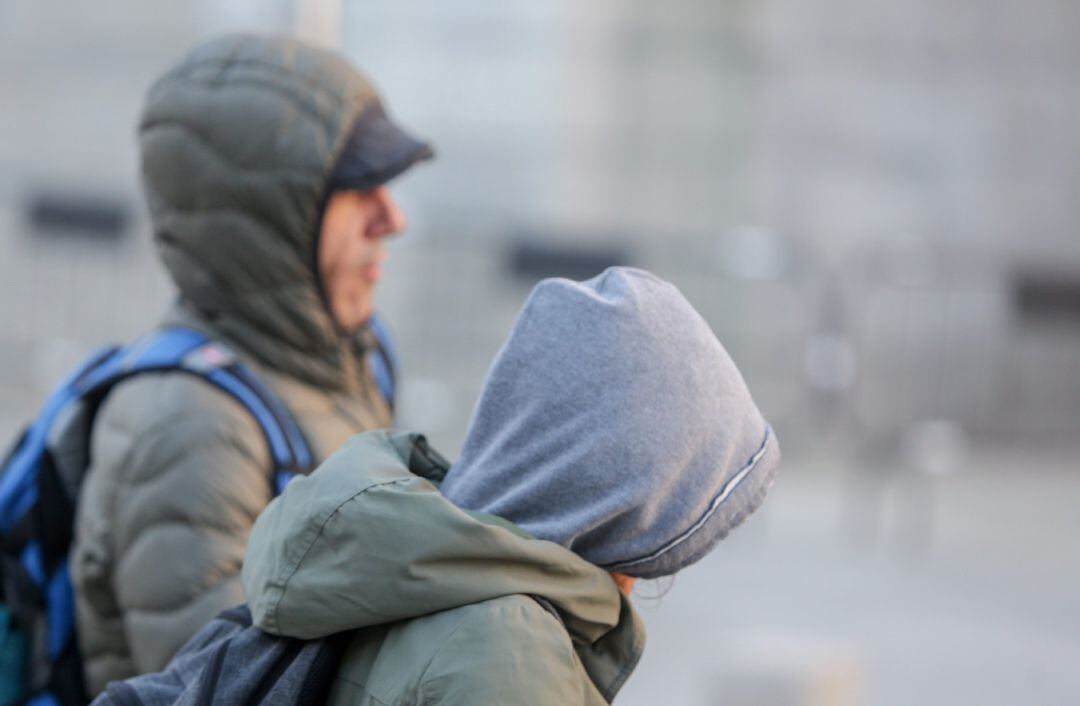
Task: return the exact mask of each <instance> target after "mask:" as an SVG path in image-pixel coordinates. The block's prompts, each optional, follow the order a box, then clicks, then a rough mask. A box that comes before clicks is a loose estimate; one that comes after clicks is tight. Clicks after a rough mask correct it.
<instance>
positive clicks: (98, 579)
mask: <svg viewBox="0 0 1080 706" xmlns="http://www.w3.org/2000/svg"><path fill="white" fill-rule="evenodd" d="M373 97H374V94H373V93H372V92H371V88H370V86H369V85H368V84H367V82H366V81H364V80H363V79H362V77H360V75H359V74H358V73H357V72H356V71H355V70H354V69H353V68H352V67H351V66H350V65H348V64H347V63H346V62H345V61H344V60H342V59H339V58H338V57H336V56H334V55H332V54H330V53H328V52H323V51H320V50H315V49H312V48H310V47H306V46H302V45H298V44H295V43H292V42H289V41H288V40H285V39H281V40H265V39H261V40H260V39H254V38H250V37H243V36H235V37H226V38H223V39H221V40H216V41H214V42H210V43H208V44H205V45H203V46H201V47H199V48H198V49H196V50H195V51H193V52H192V53H191V55H190V56H188V57H187V59H185V60H184V61H183V62H181V63H180V64H179V65H178V66H177V67H175V68H174V69H172V70H171V71H169V72H168V73H167V74H166V75H165V76H164V77H162V78H161V80H159V81H158V82H157V83H156V84H155V85H154V87H153V88H152V89H151V90H150V92H149V94H148V96H147V100H146V106H145V109H144V112H143V115H142V118H141V121H140V126H139V140H140V146H141V152H142V170H143V179H144V187H145V192H146V198H147V202H148V204H149V207H150V215H151V218H152V221H153V226H154V240H155V244H156V245H157V247H158V250H159V252H160V254H161V258H162V261H163V262H164V264H165V267H166V269H167V270H168V271H169V274H170V275H171V276H172V279H173V280H174V282H175V283H176V286H177V289H178V290H179V294H180V299H181V300H182V304H181V305H178V306H177V307H176V308H175V310H174V311H173V312H172V313H170V314H169V316H168V317H167V318H166V320H165V322H164V323H166V324H179V325H184V326H189V327H192V328H196V329H199V330H201V331H204V332H205V333H207V334H209V335H210V336H211V337H212V338H214V339H215V340H217V341H219V342H222V343H224V344H226V345H228V346H229V347H231V348H232V349H233V351H234V352H235V353H236V354H237V355H238V356H239V357H240V358H241V359H242V360H243V361H244V362H246V363H247V364H249V365H250V366H251V367H252V368H254V369H255V371H256V372H257V373H258V374H259V375H260V376H261V377H262V378H263V380H264V381H265V382H266V383H267V384H268V385H269V386H270V387H271V388H272V389H273V390H274V392H276V393H277V394H278V395H279V396H280V397H281V398H282V399H283V400H284V402H285V403H286V404H287V405H288V407H289V408H290V410H291V411H292V413H293V415H294V416H295V417H296V418H297V421H298V422H299V425H300V427H301V429H302V431H303V432H304V434H305V435H306V437H307V439H308V441H309V443H310V445H311V446H312V447H313V450H314V452H315V454H316V457H317V458H319V459H321V458H325V457H326V456H327V455H329V454H330V453H331V452H332V451H334V450H335V449H336V448H337V447H338V446H339V445H340V444H341V443H343V442H344V441H345V440H346V439H348V438H350V437H351V436H352V435H354V434H356V433H358V432H360V431H364V430H366V429H371V428H379V427H385V426H388V425H389V423H390V421H391V417H390V410H389V409H388V408H387V406H386V404H385V403H384V401H383V400H382V399H381V397H380V396H379V394H378V392H377V387H376V385H375V383H374V381H373V379H372V377H371V373H370V371H369V370H368V369H367V367H366V366H365V362H364V361H365V358H364V352H365V345H366V342H365V338H364V334H362V335H361V336H359V337H344V336H342V335H341V334H340V333H339V332H338V331H337V330H336V329H335V326H334V323H333V321H332V319H331V316H330V314H329V313H328V310H327V307H326V306H325V304H324V300H323V297H322V294H321V292H320V286H319V283H318V278H317V273H316V272H315V270H314V265H313V263H314V262H315V249H316V241H317V238H316V234H317V232H318V229H319V217H320V212H321V208H322V204H323V202H324V200H325V193H324V192H325V190H326V188H327V179H328V175H329V174H330V173H331V171H332V169H333V166H334V164H335V162H336V161H337V157H338V154H339V153H340V152H341V150H342V148H343V146H344V144H345V140H346V138H347V136H348V134H349V132H350V130H351V128H352V126H353V124H354V123H355V121H356V118H357V116H358V115H359V114H360V112H361V111H362V110H363V109H364V108H365V107H366V106H367V105H368V104H369V103H370V102H371V100H372V99H373ZM89 457H90V463H89V468H88V472H87V476H86V480H85V484H84V486H83V490H82V492H81V494H80V498H79V506H78V508H77V517H76V527H75V538H74V547H73V551H72V554H71V572H72V580H73V584H74V587H75V592H76V621H77V633H78V639H79V645H80V649H81V652H82V655H83V659H84V668H85V669H84V671H85V673H86V677H87V685H88V689H89V691H90V693H91V694H95V693H97V692H98V691H100V690H101V689H102V688H103V687H104V684H105V682H106V681H108V680H111V679H122V678H126V677H130V676H133V675H135V674H138V673H142V672H148V671H157V670H159V669H161V668H162V667H163V666H164V665H165V663H166V662H167V661H168V659H169V658H170V657H171V656H172V655H173V654H174V653H175V651H176V650H177V649H179V647H180V646H182V645H183V644H184V642H186V641H187V639H188V638H189V637H191V635H193V634H194V633H195V632H196V631H197V630H198V629H199V628H200V627H201V626H202V625H203V624H204V623H205V622H206V621H207V620H209V619H210V618H211V617H213V616H214V615H215V614H217V613H218V612H219V611H221V610H222V609H224V608H227V607H229V606H231V605H235V604H237V603H240V602H242V600H243V594H242V591H241V588H240V582H239V571H240V564H241V560H242V558H243V552H244V546H245V544H246V542H247V536H248V533H249V531H250V529H251V526H252V524H253V523H254V521H255V518H256V516H258V514H259V513H260V512H261V511H262V510H263V508H264V507H265V506H266V504H267V502H269V500H270V495H271V487H270V483H269V479H270V472H271V462H270V454H269V450H268V449H267V447H266V442H265V441H264V439H263V436H262V433H261V431H260V429H259V427H258V426H257V425H256V423H255V421H254V419H253V418H252V417H251V415H250V414H249V413H248V412H247V411H246V410H245V409H244V408H243V407H241V406H240V405H239V404H238V403H237V402H236V401H235V400H233V399H232V398H231V397H229V396H228V395H226V394H225V393H223V392H221V391H219V390H217V389H215V388H213V387H211V386H210V385H208V384H206V383H204V382H202V381H200V380H198V379H196V378H193V377H191V376H189V375H185V374H183V373H177V372H171V373H161V374H145V375H140V376H136V377H134V378H132V379H130V380H128V381H125V382H122V383H120V384H119V385H118V386H117V387H116V388H115V389H114V390H113V391H112V392H111V393H110V394H109V396H108V398H107V399H106V400H105V402H104V404H103V405H102V407H101V408H100V410H99V412H98V414H97V417H96V419H95V422H94V425H93V432H92V436H91V439H90V449H89Z"/></svg>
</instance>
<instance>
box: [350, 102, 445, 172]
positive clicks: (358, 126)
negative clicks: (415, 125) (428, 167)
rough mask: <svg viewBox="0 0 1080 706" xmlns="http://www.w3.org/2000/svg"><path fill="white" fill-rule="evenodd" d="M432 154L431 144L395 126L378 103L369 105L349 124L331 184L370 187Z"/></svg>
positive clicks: (432, 155) (429, 157)
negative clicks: (353, 122)
mask: <svg viewBox="0 0 1080 706" xmlns="http://www.w3.org/2000/svg"><path fill="white" fill-rule="evenodd" d="M434 156H435V152H434V150H432V148H431V145H429V144H428V143H426V142H423V141H422V140H418V139H416V138H415V137H413V136H411V135H409V134H408V133H407V132H405V131H404V130H402V129H401V128H400V127H398V126H397V125H395V124H394V123H393V122H392V121H391V120H390V118H389V117H387V115H386V113H385V112H383V110H382V108H381V106H378V105H376V106H372V107H371V108H369V109H368V110H366V111H364V112H363V113H362V114H361V115H360V117H359V118H358V119H357V121H356V123H355V124H354V125H353V129H352V133H351V134H350V136H349V139H348V140H347V141H346V144H345V149H344V150H343V151H342V153H341V157H340V158H339V159H338V166H337V168H336V169H335V170H334V175H333V177H332V180H331V187H332V188H333V189H360V190H364V189H373V188H375V187H376V186H381V185H382V184H385V183H386V182H388V181H390V180H391V179H393V178H394V177H396V176H398V175H400V174H401V173H402V172H404V171H405V170H407V169H408V168H409V167H411V166H412V165H414V164H416V163H417V162H421V161H424V160H426V159H431V158H432V157H434Z"/></svg>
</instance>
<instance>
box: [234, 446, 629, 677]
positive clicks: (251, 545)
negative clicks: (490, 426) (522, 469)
mask: <svg viewBox="0 0 1080 706" xmlns="http://www.w3.org/2000/svg"><path fill="white" fill-rule="evenodd" d="M446 469H447V464H446V462H445V461H443V460H442V459H441V458H440V457H439V456H438V454H435V453H433V452H432V451H431V450H430V449H429V448H428V447H427V444H426V442H424V440H423V437H420V436H418V435H415V434H403V433H393V432H386V431H374V432H367V433H365V434H361V435H359V436H356V437H353V439H352V440H350V441H349V442H348V443H346V444H345V445H344V446H343V447H342V448H341V449H340V450H339V451H337V452H336V453H335V454H333V455H332V456H331V457H330V458H329V459H327V460H326V461H325V462H324V463H323V464H322V465H321V466H320V467H319V468H318V470H317V471H315V472H314V473H313V474H311V475H310V476H306V477H301V478H297V479H296V480H294V481H293V482H292V483H290V484H289V486H288V487H287V488H286V489H285V492H284V493H282V495H281V496H279V497H278V498H277V499H276V500H274V501H273V502H272V503H271V504H270V505H269V506H268V507H267V509H266V510H265V511H264V512H263V513H262V515H260V516H259V519H258V520H257V521H256V523H255V527H254V529H253V530H252V533H251V537H250V539H249V541H248V548H247V554H246V556H245V559H244V565H243V572H242V576H243V583H244V589H245V592H246V595H247V599H248V605H249V607H250V608H251V612H252V615H253V617H254V620H255V624H256V625H257V626H258V627H260V628H262V629H263V630H266V631H268V632H271V633H274V634H280V635H288V636H290V637H300V638H304V639H314V638H318V637H323V636H326V635H330V634H333V633H337V632H341V631H344V630H353V629H356V628H363V627H369V626H374V625H381V624H385V623H390V622H395V621H399V620H407V619H410V618H415V617H419V616H422V615H427V614H430V613H435V612H439V611H445V610H451V609H453V608H457V607H460V606H465V605H469V604H473V603H479V602H481V601H486V600H490V599H493V598H498V597H501V596H507V595H514V594H528V595H533V596H539V597H540V598H543V599H545V600H546V601H548V602H549V603H550V604H551V605H552V606H553V607H554V608H555V610H556V611H557V612H558V613H559V616H560V618H561V619H562V621H563V624H564V625H565V627H566V629H567V632H568V633H569V634H570V637H571V639H572V641H573V643H574V647H575V651H576V652H577V654H578V657H579V658H580V659H581V662H582V664H583V666H584V667H585V670H586V672H587V673H588V674H589V677H590V679H591V680H592V681H593V682H594V684H596V686H597V688H598V689H599V690H600V691H601V692H602V693H605V694H608V695H609V696H611V695H613V694H614V692H615V691H617V689H618V687H619V686H620V685H621V684H622V681H623V680H624V679H625V678H626V676H627V675H628V673H629V672H630V671H631V670H632V669H633V667H634V666H635V665H636V663H637V661H638V659H639V658H640V656H641V652H642V650H643V649H644V643H645V633H644V628H643V625H642V623H641V620H640V618H639V617H638V616H637V614H636V613H635V611H634V609H633V608H632V607H631V605H630V602H629V601H628V600H627V599H626V597H625V596H623V595H622V594H621V593H620V592H619V590H618V589H617V588H616V586H615V583H614V582H613V581H612V579H611V577H610V575H609V574H608V573H607V572H605V571H604V570H603V569H600V568H598V567H596V566H594V565H592V564H590V563H589V562H587V561H585V560H584V559H582V558H580V557H579V556H577V555H576V554H574V553H573V552H571V551H569V550H567V549H564V548H563V547H561V546H559V545H558V544H555V543H552V542H547V541H542V540H537V539H533V538H531V537H530V536H529V535H528V534H526V533H525V532H524V531H523V530H521V529H519V528H518V527H516V526H515V525H513V524H511V523H510V522H508V521H506V520H504V519H501V518H498V517H495V516H493V515H486V514H483V513H477V512H469V511H466V510H462V509H460V508H458V507H457V506H455V505H454V504H453V503H451V502H450V501H448V500H447V499H446V498H444V497H443V496H442V494H441V493H440V492H439V490H438V487H437V485H436V484H437V483H438V482H439V481H440V480H441V479H442V478H443V477H444V476H445V473H446Z"/></svg>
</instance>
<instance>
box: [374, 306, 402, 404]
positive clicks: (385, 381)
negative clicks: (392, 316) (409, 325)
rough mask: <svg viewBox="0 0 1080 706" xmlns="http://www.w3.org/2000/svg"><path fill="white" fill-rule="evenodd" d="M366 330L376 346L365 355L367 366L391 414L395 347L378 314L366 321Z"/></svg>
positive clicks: (394, 392)
mask: <svg viewBox="0 0 1080 706" xmlns="http://www.w3.org/2000/svg"><path fill="white" fill-rule="evenodd" d="M368 329H369V330H370V331H371V333H372V335H373V336H374V337H375V342H376V346H375V347H374V348H372V349H371V350H370V351H368V353H367V360H368V365H369V366H371V374H372V376H373V377H374V378H375V384H376V385H378V386H379V392H381V393H382V396H383V398H384V399H385V400H386V404H387V405H389V407H390V411H391V412H393V411H394V398H395V395H396V393H397V372H398V354H397V346H395V345H394V341H393V339H392V338H391V337H390V330H389V329H388V328H387V327H386V324H384V323H383V321H382V319H381V318H379V315H378V314H372V316H371V319H370V320H369V321H368Z"/></svg>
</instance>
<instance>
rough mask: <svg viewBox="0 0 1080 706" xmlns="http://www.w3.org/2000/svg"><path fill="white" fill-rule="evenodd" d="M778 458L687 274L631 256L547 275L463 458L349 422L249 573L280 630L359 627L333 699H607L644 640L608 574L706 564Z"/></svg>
mask: <svg viewBox="0 0 1080 706" xmlns="http://www.w3.org/2000/svg"><path fill="white" fill-rule="evenodd" d="M433 459H434V460H433ZM777 460H778V452H777V449H776V442H775V439H774V438H773V436H772V433H771V431H770V430H769V428H768V426H767V425H766V424H765V422H764V420H762V418H761V415H760V414H758V412H757V409H756V408H755V407H754V405H753V403H752V402H751V401H750V397H749V394H748V393H747V392H746V388H745V385H744V384H743V382H742V378H741V377H740V376H739V374H738V371H737V370H736V369H735V367H734V365H733V364H732V363H731V361H730V359H729V358H728V357H727V354H726V353H724V351H723V348H722V347H720V344H719V343H718V342H717V341H716V338H715V337H714V336H713V335H712V333H711V332H710V331H709V329H708V327H707V326H705V324H704V322H703V321H702V320H701V318H700V317H698V316H697V314H696V313H694V311H693V309H692V308H691V307H690V305H689V304H688V303H686V300H685V299H683V298H682V296H681V295H680V294H679V293H678V291H677V290H676V289H675V288H674V287H672V286H671V285H670V284H667V283H665V282H663V281H661V280H659V279H657V278H656V277H654V276H652V275H650V274H648V273H645V272H641V271H637V270H625V269H614V270H609V271H608V272H605V273H604V274H603V275H601V276H600V277H597V278H595V279H593V280H590V281H589V282H585V283H576V282H570V281H568V280H548V281H545V282H543V283H541V284H540V285H539V286H538V287H537V288H536V290H535V291H534V292H533V294H532V296H531V297H530V298H529V301H528V303H527V304H526V305H525V309H524V310H523V311H522V313H521V315H520V316H519V318H518V320H517V323H516V324H515V326H514V330H513V332H512V333H511V335H510V338H509V340H508V341H507V343H506V344H505V346H504V348H503V350H502V352H501V353H500V354H499V357H498V359H497V360H496V361H495V364H494V365H493V366H492V369H491V372H490V373H489V376H488V380H487V383H486V385H485V387H484V392H483V394H482V396H481V399H480V402H479V404H478V405H477V409H476V412H475V415H474V418H473V422H472V426H471V427H470V430H469V436H468V439H467V441H466V444H465V451H464V453H463V455H462V458H461V460H460V461H459V462H458V463H457V464H455V465H454V466H453V467H452V468H451V469H450V470H449V473H447V469H446V467H445V464H442V463H440V462H439V459H438V458H437V455H435V456H433V455H432V454H431V453H430V452H429V450H428V449H427V448H426V445H425V444H424V443H422V441H421V440H420V439H419V438H418V437H416V436H414V435H405V434H390V433H387V432H369V433H367V434H363V435H360V436H357V437H355V438H354V439H352V440H351V441H350V442H348V443H347V444H346V445H345V446H344V447H343V448H342V449H341V450H339V451H338V452H336V453H335V454H334V455H333V456H331V457H330V458H329V459H328V460H327V461H326V462H325V463H324V464H323V465H322V466H320V467H319V469H318V470H316V471H315V473H313V474H312V475H310V476H308V477H304V478H299V479H297V480H296V481H294V482H293V483H292V484H290V485H289V487H288V488H287V489H286V490H285V492H284V493H283V494H282V495H281V496H280V497H279V498H278V499H277V500H275V501H274V502H272V503H271V504H270V506H269V507H268V508H267V509H266V511H265V512H264V513H263V514H262V515H261V516H260V517H259V519H258V521H257V522H256V523H255V527H254V529H253V530H252V534H251V539H250V542H249V544H248V550H247V555H246V558H245V562H244V568H243V581H244V588H245V591H246V593H247V597H248V602H249V605H250V607H251V612H252V615H253V617H254V620H255V624H256V625H257V626H258V627H260V628H262V629H263V630H266V631H268V632H271V633H274V634H279V635H288V636H291V637H300V638H308V639H310V638H317V637H322V636H326V635H331V634H334V633H338V632H342V631H346V630H349V631H352V635H351V638H350V643H349V646H348V648H347V650H346V652H345V655H344V657H343V660H342V663H341V666H340V668H339V670H338V672H337V676H336V679H335V683H334V688H333V691H332V693H331V696H330V700H329V703H331V704H334V705H341V706H386V705H387V704H402V705H405V704H440V705H442V706H447V705H450V704H454V705H459V704H460V705H461V706H464V705H465V704H470V705H475V704H500V705H502V706H507V705H509V704H516V705H520V706H541V705H544V706H547V705H551V706H555V705H559V706H567V705H571V704H578V705H581V706H586V705H587V706H600V705H601V704H607V703H610V702H611V700H612V699H613V698H614V697H615V695H616V693H617V692H618V691H619V689H620V688H621V687H622V685H623V684H624V682H625V681H626V679H627V678H628V676H629V675H630V673H631V671H632V670H633V669H634V667H635V666H636V664H637V662H638V659H639V657H640V655H641V653H642V650H643V648H644V631H643V629H642V625H641V622H640V620H639V618H638V617H637V615H636V613H635V611H634V609H633V607H632V606H631V604H630V602H629V601H628V600H627V599H626V598H625V597H624V596H622V595H621V594H620V593H619V591H618V590H617V588H616V586H615V583H614V582H613V581H612V580H611V577H610V575H609V574H608V572H607V571H606V570H605V568H607V567H608V566H614V567H618V568H619V569H620V570H621V571H625V572H627V573H636V574H638V575H653V574H659V573H670V572H671V571H672V570H674V569H676V568H679V567H681V566H685V565H686V564H688V563H690V562H691V561H693V560H695V559H696V558H699V557H700V556H701V555H703V554H704V553H705V552H706V551H708V549H709V548H710V547H711V546H712V545H713V544H714V543H715V542H716V541H717V540H718V539H719V537H720V536H722V535H723V534H724V533H726V532H727V531H729V530H730V529H731V528H732V527H733V526H734V525H735V524H737V523H738V522H739V521H741V520H742V519H743V518H744V517H746V515H748V514H749V513H750V512H751V511H752V510H753V509H754V508H755V507H756V506H757V504H758V503H760V501H761V498H762V496H763V495H764V493H765V489H766V487H767V485H768V481H769V479H770V478H771V476H772V473H773V471H774V470H775V468H776V463H777ZM440 483H441V484H442V490H443V492H442V493H440V492H439V484H440ZM448 498H449V499H448ZM451 500H454V502H451ZM455 503H457V504H455ZM463 508H464V509H463ZM492 512H497V513H499V514H500V515H501V516H497V515H495V514H490V513H492ZM549 540H550V541H549ZM597 564H603V565H604V568H601V566H598V565H597ZM707 611H708V607H705V608H704V609H703V615H702V618H703V619H706V620H707V619H708V614H707Z"/></svg>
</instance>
